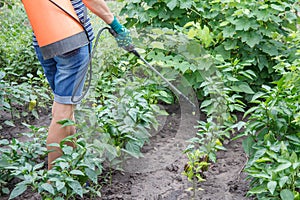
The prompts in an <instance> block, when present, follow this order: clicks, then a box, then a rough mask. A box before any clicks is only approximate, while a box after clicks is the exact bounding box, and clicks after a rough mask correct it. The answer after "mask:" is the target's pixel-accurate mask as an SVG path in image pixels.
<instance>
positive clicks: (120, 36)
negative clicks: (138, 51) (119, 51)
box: [109, 17, 134, 52]
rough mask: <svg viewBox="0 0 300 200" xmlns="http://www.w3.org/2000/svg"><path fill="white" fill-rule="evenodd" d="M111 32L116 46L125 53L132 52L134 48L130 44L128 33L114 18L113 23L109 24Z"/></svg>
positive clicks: (130, 39)
mask: <svg viewBox="0 0 300 200" xmlns="http://www.w3.org/2000/svg"><path fill="white" fill-rule="evenodd" d="M109 25H110V27H111V29H112V31H111V33H112V35H113V36H114V37H115V39H116V41H117V43H118V46H119V47H121V48H123V49H125V50H126V51H129V52H130V51H133V50H134V46H133V44H132V38H131V36H130V32H129V30H128V29H126V28H125V27H124V26H123V25H121V24H120V22H119V21H118V20H117V18H116V17H115V18H114V20H113V22H112V23H111V24H109Z"/></svg>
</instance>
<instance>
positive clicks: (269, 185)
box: [267, 181, 277, 194]
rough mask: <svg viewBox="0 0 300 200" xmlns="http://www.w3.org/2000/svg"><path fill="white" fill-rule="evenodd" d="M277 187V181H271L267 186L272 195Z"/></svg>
mask: <svg viewBox="0 0 300 200" xmlns="http://www.w3.org/2000/svg"><path fill="white" fill-rule="evenodd" d="M276 186H277V182H276V181H270V182H269V183H268V184H267V187H268V189H269V191H270V193H271V194H274V191H275V189H276Z"/></svg>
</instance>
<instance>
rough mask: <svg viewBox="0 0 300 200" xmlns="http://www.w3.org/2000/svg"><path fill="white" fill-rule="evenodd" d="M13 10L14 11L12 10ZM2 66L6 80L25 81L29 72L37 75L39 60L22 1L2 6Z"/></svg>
mask: <svg viewBox="0 0 300 200" xmlns="http://www.w3.org/2000/svg"><path fill="white" fill-rule="evenodd" d="M12 11H13V12H12ZM0 20H1V29H2V31H1V33H0V42H1V47H0V66H1V68H2V70H4V72H5V73H6V74H7V76H6V80H9V81H15V82H18V83H21V82H23V81H22V79H21V78H22V77H26V76H27V74H32V75H34V76H36V75H37V70H38V68H39V62H38V60H37V57H36V55H35V52H34V49H33V45H32V30H31V27H30V24H29V21H28V20H27V15H26V14H25V10H24V8H23V5H22V4H21V2H18V3H15V5H13V7H12V8H11V9H9V8H8V7H7V6H4V7H3V8H1V12H0Z"/></svg>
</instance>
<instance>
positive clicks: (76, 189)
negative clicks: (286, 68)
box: [68, 181, 83, 197]
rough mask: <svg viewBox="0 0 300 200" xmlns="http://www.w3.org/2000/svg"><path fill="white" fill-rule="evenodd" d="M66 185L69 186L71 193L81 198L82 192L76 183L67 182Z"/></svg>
mask: <svg viewBox="0 0 300 200" xmlns="http://www.w3.org/2000/svg"><path fill="white" fill-rule="evenodd" d="M68 185H69V186H70V188H72V190H73V192H75V193H76V194H78V195H79V196H80V197H83V190H82V187H81V185H80V183H79V182H78V181H72V182H68Z"/></svg>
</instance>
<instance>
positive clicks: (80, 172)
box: [70, 169, 84, 176]
mask: <svg viewBox="0 0 300 200" xmlns="http://www.w3.org/2000/svg"><path fill="white" fill-rule="evenodd" d="M70 174H73V175H79V176H84V173H83V172H82V171H80V170H76V169H74V170H72V171H70Z"/></svg>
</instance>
